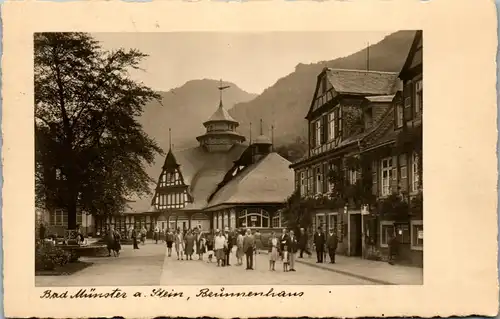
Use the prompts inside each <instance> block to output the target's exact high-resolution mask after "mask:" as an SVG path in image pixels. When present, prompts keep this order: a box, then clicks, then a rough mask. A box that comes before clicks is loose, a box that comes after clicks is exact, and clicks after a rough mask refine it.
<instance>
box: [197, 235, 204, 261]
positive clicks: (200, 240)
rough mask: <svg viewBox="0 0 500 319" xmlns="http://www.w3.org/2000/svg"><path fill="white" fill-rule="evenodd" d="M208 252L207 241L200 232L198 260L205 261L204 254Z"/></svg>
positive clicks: (198, 237) (198, 236)
mask: <svg viewBox="0 0 500 319" xmlns="http://www.w3.org/2000/svg"><path fill="white" fill-rule="evenodd" d="M205 251H206V239H205V236H204V235H203V233H202V232H201V231H198V233H197V235H196V253H197V254H198V260H203V254H204V253H205Z"/></svg>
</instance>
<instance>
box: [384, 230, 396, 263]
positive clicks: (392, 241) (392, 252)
mask: <svg viewBox="0 0 500 319" xmlns="http://www.w3.org/2000/svg"><path fill="white" fill-rule="evenodd" d="M387 244H388V246H389V260H388V263H389V265H394V264H395V263H396V260H397V257H398V253H399V239H398V236H397V235H396V232H393V233H392V234H391V235H390V238H389V241H388V243H387Z"/></svg>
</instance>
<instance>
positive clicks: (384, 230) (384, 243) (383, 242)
mask: <svg viewBox="0 0 500 319" xmlns="http://www.w3.org/2000/svg"><path fill="white" fill-rule="evenodd" d="M394 230H395V229H394V222H387V221H385V222H380V246H381V247H388V243H389V239H390V238H391V235H392V234H394Z"/></svg>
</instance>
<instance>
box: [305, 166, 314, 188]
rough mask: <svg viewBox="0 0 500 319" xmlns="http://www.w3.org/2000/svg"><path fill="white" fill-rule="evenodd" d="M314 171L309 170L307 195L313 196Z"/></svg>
mask: <svg viewBox="0 0 500 319" xmlns="http://www.w3.org/2000/svg"><path fill="white" fill-rule="evenodd" d="M313 178H314V176H313V170H312V168H310V169H308V170H307V194H308V195H312V192H313V181H314V180H313Z"/></svg>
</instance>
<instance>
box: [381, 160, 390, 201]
mask: <svg viewBox="0 0 500 319" xmlns="http://www.w3.org/2000/svg"><path fill="white" fill-rule="evenodd" d="M381 174H382V196H388V195H390V193H391V179H392V158H385V159H383V160H382V172H381Z"/></svg>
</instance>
